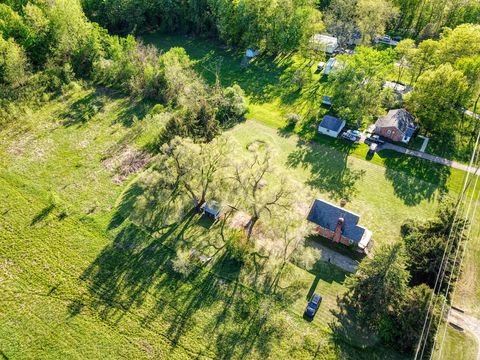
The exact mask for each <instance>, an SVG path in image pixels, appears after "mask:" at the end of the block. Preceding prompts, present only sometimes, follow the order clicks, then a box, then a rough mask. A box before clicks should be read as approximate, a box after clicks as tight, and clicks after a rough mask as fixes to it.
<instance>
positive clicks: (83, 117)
mask: <svg viewBox="0 0 480 360" xmlns="http://www.w3.org/2000/svg"><path fill="white" fill-rule="evenodd" d="M104 104H105V98H104V97H103V96H102V94H101V93H100V92H98V91H94V92H90V93H89V94H88V95H86V96H84V97H82V98H80V99H78V100H76V101H74V102H73V104H71V105H70V106H69V107H68V109H67V110H65V111H64V112H62V113H61V114H60V115H59V118H60V119H63V121H62V124H63V126H65V127H70V126H75V125H76V126H82V125H84V124H86V123H87V122H88V121H89V120H90V119H91V118H92V117H94V116H95V115H97V114H98V113H99V112H100V111H101V109H102V108H103V106H104Z"/></svg>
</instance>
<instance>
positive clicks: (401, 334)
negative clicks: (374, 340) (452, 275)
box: [379, 284, 442, 353]
mask: <svg viewBox="0 0 480 360" xmlns="http://www.w3.org/2000/svg"><path fill="white" fill-rule="evenodd" d="M438 296H439V295H433V297H434V302H433V304H434V306H430V304H431V300H432V289H430V288H429V287H428V286H427V285H425V284H422V285H418V286H414V287H412V288H409V289H408V290H407V292H406V294H405V296H404V297H403V298H402V299H401V301H400V303H399V304H398V306H396V307H395V308H393V309H392V310H393V312H392V314H391V315H390V316H389V317H388V318H385V319H384V320H383V322H382V323H381V324H380V327H379V335H380V337H381V338H382V339H383V340H384V341H385V342H386V343H388V344H390V345H392V346H393V347H395V348H397V349H399V350H400V351H402V352H406V353H413V352H414V351H415V349H416V346H417V344H418V341H419V339H420V335H421V333H422V329H423V326H424V322H425V317H426V316H427V315H428V319H431V326H430V329H429V331H428V334H427V335H426V340H425V341H426V349H431V347H432V345H433V337H434V335H435V333H436V330H437V326H438V323H439V320H440V314H441V309H440V308H441V304H442V302H441V301H439V299H435V298H436V297H438ZM440 300H441V299H440ZM427 352H428V350H427Z"/></svg>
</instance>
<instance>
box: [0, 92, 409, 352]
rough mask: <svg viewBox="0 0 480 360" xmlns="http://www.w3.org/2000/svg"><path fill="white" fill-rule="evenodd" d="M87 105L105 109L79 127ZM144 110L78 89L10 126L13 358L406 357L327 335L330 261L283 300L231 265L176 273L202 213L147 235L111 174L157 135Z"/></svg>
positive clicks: (4, 322)
mask: <svg viewBox="0 0 480 360" xmlns="http://www.w3.org/2000/svg"><path fill="white" fill-rule="evenodd" d="M79 104H83V105H82V108H83V107H86V108H88V107H89V106H90V105H92V104H96V106H97V109H96V111H95V113H94V114H93V115H92V116H91V118H89V119H88V120H85V119H81V118H80V117H79V114H78V113H79V111H76V110H75V109H77V108H78V107H80V105H79ZM144 112H145V109H144V108H143V107H142V106H141V104H138V103H135V102H131V101H130V100H128V99H127V98H123V97H119V96H116V95H112V94H110V93H105V91H104V90H103V89H97V90H95V89H90V88H87V89H76V90H75V91H73V92H72V93H69V94H66V95H65V96H63V97H59V98H57V99H53V100H52V101H50V102H48V103H47V104H45V105H44V106H42V107H41V108H40V109H39V110H38V111H33V112H30V113H28V114H26V115H25V116H24V118H23V121H22V123H21V124H9V126H8V127H7V128H5V129H2V131H1V133H0V138H1V141H0V144H1V145H0V153H1V157H0V158H1V164H0V186H1V189H2V192H1V194H0V197H1V199H0V212H1V214H2V216H1V218H0V291H1V292H2V299H1V300H0V350H1V352H2V355H3V356H4V357H6V358H50V359H58V358H82V359H83V358H100V357H105V358H168V359H185V358H219V357H220V358H245V357H247V358H262V359H263V358H268V357H271V358H297V359H298V358H313V357H315V356H317V357H320V358H339V357H340V358H341V357H343V358H355V359H356V358H372V357H373V358H401V357H400V356H399V355H398V354H395V353H393V352H391V351H389V350H388V349H385V348H383V347H381V346H380V345H378V344H377V343H376V341H372V342H370V343H369V344H367V345H368V346H367V347H366V348H358V344H352V343H346V342H345V341H343V340H341V339H334V338H333V337H332V333H331V331H330V329H329V328H328V323H329V322H330V321H331V320H332V319H333V315H332V314H331V312H330V310H331V309H333V308H334V307H335V299H336V296H337V295H339V294H341V293H342V292H343V290H344V288H343V285H342V282H343V280H344V279H345V276H346V274H345V273H344V272H342V271H341V270H339V269H336V268H335V267H333V266H332V265H329V264H323V265H322V264H319V266H316V267H315V269H314V270H312V271H310V272H308V271H304V270H302V269H299V268H296V267H295V269H293V271H294V272H295V273H296V276H297V277H299V278H301V279H302V280H303V281H304V284H305V288H304V289H303V290H301V291H300V293H299V294H300V295H299V297H298V299H297V301H295V302H294V303H290V304H289V305H288V306H285V304H283V303H278V302H277V301H275V300H274V299H273V298H271V297H269V296H265V295H263V294H262V293H259V292H257V291H255V290H253V289H251V288H249V287H248V286H245V285H244V284H243V283H242V282H241V281H240V280H241V277H242V276H241V273H240V272H239V271H240V270H239V268H238V265H237V264H235V263H231V262H229V260H228V259H225V258H222V257H220V258H218V259H215V261H214V262H212V264H211V265H210V266H208V267H206V268H199V269H198V270H197V271H196V272H195V273H194V274H193V275H192V276H190V277H189V278H187V279H181V278H179V277H178V276H176V275H175V274H174V273H173V272H172V270H171V267H170V260H171V258H172V256H173V252H172V250H171V247H169V243H170V242H171V241H174V240H175V238H176V236H177V235H178V234H179V232H181V233H182V236H187V235H188V236H190V237H193V236H197V235H201V234H200V233H201V232H203V236H207V235H208V231H206V230H205V229H204V228H202V227H201V226H200V222H199V220H200V219H198V218H196V217H194V218H191V219H186V220H182V221H181V222H180V223H179V224H178V227H177V228H178V232H173V233H171V234H168V235H165V236H160V237H152V236H150V235H149V234H146V233H145V232H144V231H143V230H142V229H140V228H138V226H136V225H135V224H132V223H130V222H129V221H126V220H125V218H126V216H127V215H128V210H127V211H125V209H123V208H122V205H124V203H125V201H128V196H129V194H130V193H131V189H132V187H133V186H134V184H135V177H136V175H131V176H130V177H129V178H128V179H126V180H125V181H124V182H120V183H119V182H117V181H116V177H115V171H113V170H112V168H111V166H110V164H111V163H112V162H115V161H113V160H115V159H116V158H121V157H122V156H123V155H122V154H123V153H124V152H125V151H126V150H125V149H130V148H135V149H137V150H138V149H141V148H142V147H143V145H145V144H146V143H147V142H148V141H149V139H150V138H149V137H150V136H154V134H155V129H156V126H155V124H149V123H148V122H143V123H142V122H140V121H131V120H132V119H131V118H132V117H133V115H136V116H138V117H139V118H141V117H143V115H142V114H143V113H144ZM80 113H81V112H80ZM74 120H78V121H74ZM123 120H125V121H123ZM157 125H158V124H157ZM126 199H127V200H126ZM186 229H188V232H187V231H186ZM211 231H213V230H211ZM186 234H187V235H186ZM313 284H314V286H313V288H312V285H313ZM309 291H317V292H320V293H322V295H323V296H324V303H323V307H322V309H321V310H320V312H319V314H318V316H317V317H316V319H315V321H314V322H313V323H308V322H305V321H304V320H303V319H302V313H303V310H304V306H305V303H306V296H307V294H308V293H309Z"/></svg>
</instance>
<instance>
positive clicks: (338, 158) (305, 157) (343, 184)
mask: <svg viewBox="0 0 480 360" xmlns="http://www.w3.org/2000/svg"><path fill="white" fill-rule="evenodd" d="M345 144H346V145H345V146H342V147H341V148H340V149H337V148H330V147H327V146H323V145H320V144H307V143H305V142H303V141H301V140H299V143H298V145H297V147H298V149H297V150H295V151H294V152H292V153H290V154H289V155H288V160H287V165H288V166H289V167H292V168H297V167H301V168H304V169H308V170H309V171H310V179H309V180H308V181H307V184H308V185H309V186H310V187H312V188H314V189H317V190H319V191H321V192H323V193H327V194H328V195H330V197H331V198H333V199H335V200H339V199H345V200H347V201H348V200H351V198H352V197H353V196H354V195H355V192H356V191H357V188H356V183H357V181H359V180H360V179H362V177H363V176H364V173H365V172H364V171H363V170H355V169H352V168H349V167H348V163H347V161H348V155H349V153H350V150H351V149H352V148H353V146H354V145H350V144H347V143H345Z"/></svg>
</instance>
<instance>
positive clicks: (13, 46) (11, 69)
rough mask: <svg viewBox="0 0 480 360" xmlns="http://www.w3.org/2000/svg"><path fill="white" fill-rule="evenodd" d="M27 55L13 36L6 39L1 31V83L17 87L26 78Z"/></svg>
mask: <svg viewBox="0 0 480 360" xmlns="http://www.w3.org/2000/svg"><path fill="white" fill-rule="evenodd" d="M27 65H28V63H27V57H26V56H25V52H24V50H23V48H22V47H21V46H20V45H18V44H17V43H16V42H15V40H13V38H10V39H8V40H4V39H3V38H2V36H1V33H0V84H4V85H7V86H8V87H13V88H14V87H17V86H19V85H21V84H22V83H23V82H24V81H25V79H26V73H27Z"/></svg>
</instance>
